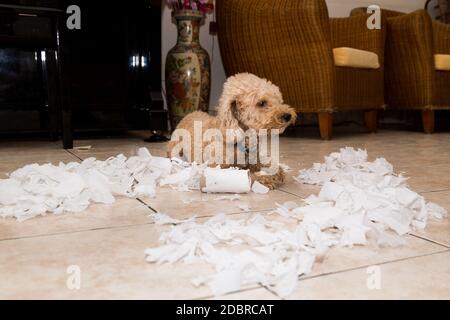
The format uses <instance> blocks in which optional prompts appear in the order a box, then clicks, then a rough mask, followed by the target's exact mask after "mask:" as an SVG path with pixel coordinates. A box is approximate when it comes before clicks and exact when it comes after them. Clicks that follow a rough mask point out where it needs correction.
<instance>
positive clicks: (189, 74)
mask: <svg viewBox="0 0 450 320" xmlns="http://www.w3.org/2000/svg"><path fill="white" fill-rule="evenodd" d="M174 18H175V20H176V22H177V28H178V41H177V44H176V45H175V47H173V48H172V49H171V50H170V51H169V53H168V54H167V59H166V95H167V103H168V108H169V115H170V122H171V126H172V130H174V129H175V127H176V126H177V124H178V123H179V122H180V121H181V119H182V118H183V117H184V116H185V115H187V114H188V113H191V112H193V111H198V110H200V111H207V110H208V106H209V92H210V82H211V77H210V75H211V71H210V69H211V67H210V61H209V55H208V52H206V50H205V49H203V48H202V47H201V46H200V42H199V29H200V22H201V20H202V19H203V15H202V14H201V13H200V12H198V11H191V10H183V11H178V12H176V13H175V14H174Z"/></svg>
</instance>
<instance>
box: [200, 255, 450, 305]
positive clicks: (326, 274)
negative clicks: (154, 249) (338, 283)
mask: <svg viewBox="0 0 450 320" xmlns="http://www.w3.org/2000/svg"><path fill="white" fill-rule="evenodd" d="M446 252H450V249H445V250H442V251H436V252H432V253H427V254H423V255H418V256H414V257H406V258H401V259H396V260H390V261H384V262H380V263H377V264H376V265H386V264H390V263H397V262H402V261H406V260H411V259H416V258H423V257H428V256H432V255H436V254H442V253H446ZM372 265H374V264H370V265H363V266H359V267H355V268H348V269H343V270H339V271H334V272H327V273H323V274H318V275H314V276H306V277H301V276H300V277H299V278H298V280H297V281H298V282H301V281H305V280H309V279H316V278H320V277H326V276H331V275H335V274H341V273H345V272H350V271H356V270H361V269H364V268H367V267H369V266H372ZM261 288H262V289H265V290H266V291H268V292H269V293H270V294H272V295H273V296H274V298H280V297H279V296H278V295H277V294H276V293H275V292H273V291H272V289H270V288H269V287H267V286H264V285H262V284H259V286H258V287H252V288H246V289H243V290H238V291H233V292H230V293H227V294H225V295H223V296H222V297H226V296H227V295H232V294H237V293H241V292H248V291H253V290H258V289H261ZM210 298H214V296H207V297H202V298H195V299H194V300H204V299H210ZM281 299H282V300H285V299H283V298H281Z"/></svg>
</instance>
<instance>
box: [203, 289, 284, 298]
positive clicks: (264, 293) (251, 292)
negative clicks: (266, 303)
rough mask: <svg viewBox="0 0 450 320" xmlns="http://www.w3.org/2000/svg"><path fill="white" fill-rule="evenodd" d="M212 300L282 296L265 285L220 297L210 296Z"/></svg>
mask: <svg viewBox="0 0 450 320" xmlns="http://www.w3.org/2000/svg"><path fill="white" fill-rule="evenodd" d="M208 299H210V300H240V301H242V300H280V298H279V297H278V296H277V295H275V294H273V293H271V292H270V291H269V290H267V289H265V288H263V287H257V288H253V289H248V290H242V291H240V292H235V293H230V294H227V295H225V296H220V297H217V298H216V297H210V298H208Z"/></svg>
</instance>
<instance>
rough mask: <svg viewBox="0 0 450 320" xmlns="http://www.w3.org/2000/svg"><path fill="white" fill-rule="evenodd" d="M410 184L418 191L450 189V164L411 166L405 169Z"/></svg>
mask: <svg viewBox="0 0 450 320" xmlns="http://www.w3.org/2000/svg"><path fill="white" fill-rule="evenodd" d="M404 172H405V174H404V175H405V176H406V177H409V180H408V184H409V186H410V187H411V189H412V190H414V191H416V192H430V191H442V190H450V165H449V164H437V165H431V166H422V167H411V168H406V169H405V170H404Z"/></svg>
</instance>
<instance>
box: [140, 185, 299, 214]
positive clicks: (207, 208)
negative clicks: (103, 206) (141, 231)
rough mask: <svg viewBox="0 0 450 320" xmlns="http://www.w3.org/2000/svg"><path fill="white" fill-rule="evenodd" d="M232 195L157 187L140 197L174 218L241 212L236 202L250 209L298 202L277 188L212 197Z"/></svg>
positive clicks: (295, 197)
mask: <svg viewBox="0 0 450 320" xmlns="http://www.w3.org/2000/svg"><path fill="white" fill-rule="evenodd" d="M222 196H233V195H232V194H229V195H224V194H205V193H201V192H199V191H193V192H178V191H174V190H173V189H171V188H168V187H163V188H158V189H157V193H156V197H155V198H141V200H142V201H144V202H145V203H146V204H148V205H149V206H150V207H152V208H153V209H155V210H156V211H158V212H162V213H166V214H169V215H170V216H173V217H175V218H178V219H181V218H189V217H192V216H197V217H205V216H212V215H215V214H217V213H219V212H221V213H227V214H228V213H241V212H244V211H243V210H242V209H240V208H239V205H245V204H248V205H250V211H262V210H269V209H273V208H275V207H276V205H275V203H276V202H277V203H280V204H282V203H284V202H287V201H294V202H297V203H299V204H300V203H301V199H300V198H298V197H297V196H294V195H291V194H288V193H286V192H282V191H280V190H273V191H269V193H268V194H266V195H260V194H256V193H249V194H241V195H239V196H240V199H239V200H236V201H230V200H228V199H227V200H215V199H217V198H219V197H222Z"/></svg>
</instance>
